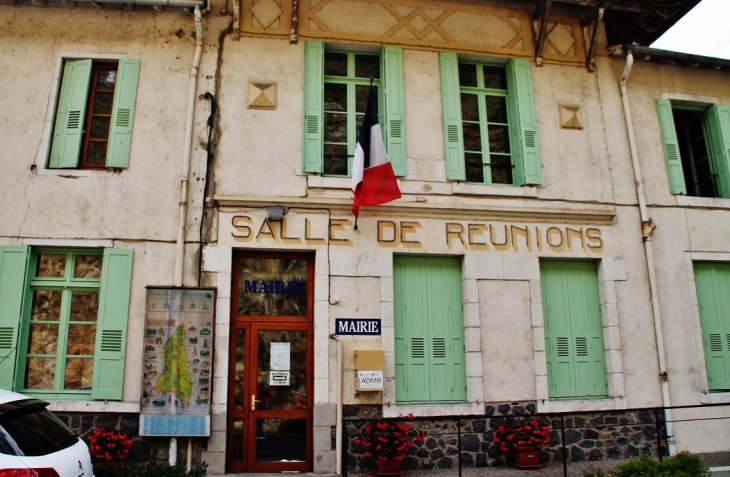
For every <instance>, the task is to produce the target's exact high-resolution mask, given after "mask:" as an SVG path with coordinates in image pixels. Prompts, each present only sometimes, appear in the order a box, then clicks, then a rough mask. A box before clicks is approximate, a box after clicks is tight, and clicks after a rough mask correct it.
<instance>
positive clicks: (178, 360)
mask: <svg viewBox="0 0 730 477" xmlns="http://www.w3.org/2000/svg"><path fill="white" fill-rule="evenodd" d="M214 319H215V289H212V288H157V287H147V300H146V304H145V330H144V343H143V346H144V358H143V360H142V361H143V363H142V366H143V370H142V400H141V406H140V429H139V430H140V435H143V436H209V435H210V404H211V393H210V390H211V387H212V383H213V381H212V376H213V370H212V363H213V347H214V344H215V343H214V342H213V329H214V327H213V325H214Z"/></svg>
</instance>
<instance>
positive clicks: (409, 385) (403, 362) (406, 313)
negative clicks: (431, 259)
mask: <svg viewBox="0 0 730 477" xmlns="http://www.w3.org/2000/svg"><path fill="white" fill-rule="evenodd" d="M393 262H394V263H393V285H394V291H393V292H394V296H395V303H394V315H395V329H394V334H395V380H396V382H395V399H396V401H397V402H418V401H428V400H430V395H429V388H430V385H429V381H430V379H431V375H430V373H429V359H428V350H427V349H426V345H427V343H428V325H427V322H426V320H425V319H424V318H425V317H426V316H427V309H428V308H427V305H426V302H425V301H424V300H423V297H424V296H425V294H424V293H425V292H426V274H425V269H424V263H423V260H422V257H406V256H396V257H394V260H393Z"/></svg>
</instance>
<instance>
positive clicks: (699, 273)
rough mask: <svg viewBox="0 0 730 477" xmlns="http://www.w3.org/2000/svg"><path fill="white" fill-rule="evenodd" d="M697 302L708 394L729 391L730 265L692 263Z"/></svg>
mask: <svg viewBox="0 0 730 477" xmlns="http://www.w3.org/2000/svg"><path fill="white" fill-rule="evenodd" d="M694 270H695V283H696V285H697V301H698V303H699V308H700V323H701V326H702V343H703V347H704V351H705V364H706V365H707V380H708V384H709V389H710V391H713V392H728V391H730V317H728V313H727V310H730V263H709V262H708V263H695V264H694Z"/></svg>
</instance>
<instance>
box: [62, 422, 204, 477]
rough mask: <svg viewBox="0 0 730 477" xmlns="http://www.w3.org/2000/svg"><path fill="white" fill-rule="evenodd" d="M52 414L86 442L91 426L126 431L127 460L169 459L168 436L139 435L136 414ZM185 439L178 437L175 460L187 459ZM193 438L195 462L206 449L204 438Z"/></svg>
mask: <svg viewBox="0 0 730 477" xmlns="http://www.w3.org/2000/svg"><path fill="white" fill-rule="evenodd" d="M54 414H56V415H57V416H58V417H59V418H60V419H61V421H63V423H64V424H66V425H67V426H68V427H69V428H70V429H71V430H72V431H73V432H74V433H75V434H76V435H78V436H79V437H81V438H82V439H84V440H85V441H86V442H87V443H88V440H87V436H88V435H89V434H90V433H91V431H93V430H94V429H101V428H112V429H116V430H118V431H120V432H123V433H125V434H127V435H128V436H129V437H130V438H131V439H132V440H133V441H134V444H133V445H132V448H131V449H130V451H129V456H128V457H127V462H129V463H131V464H139V463H142V462H147V461H149V460H160V461H164V462H169V455H170V438H169V437H148V436H144V437H143V436H140V435H139V414H112V413H105V414H79V413H64V412H55V413H54ZM187 439H188V438H187V437H179V438H178V453H177V461H178V462H185V461H186V458H187ZM192 439H193V441H192V443H193V446H192V463H193V465H197V464H199V463H200V462H201V457H200V455H201V452H202V451H203V450H205V445H206V443H207V442H206V441H207V438H201V437H194V438H192Z"/></svg>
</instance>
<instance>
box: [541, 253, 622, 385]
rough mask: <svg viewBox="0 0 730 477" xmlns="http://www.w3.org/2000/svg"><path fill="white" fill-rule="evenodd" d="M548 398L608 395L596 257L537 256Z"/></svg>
mask: <svg viewBox="0 0 730 477" xmlns="http://www.w3.org/2000/svg"><path fill="white" fill-rule="evenodd" d="M540 279H541V286H542V303H543V316H544V323H545V349H546V354H547V357H546V359H547V372H548V387H549V391H548V392H549V396H550V398H551V399H595V398H604V397H607V395H608V386H607V381H606V365H605V352H604V345H603V329H602V322H601V305H600V301H599V297H598V278H597V273H596V263H595V262H589V261H578V260H542V261H541V262H540Z"/></svg>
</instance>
